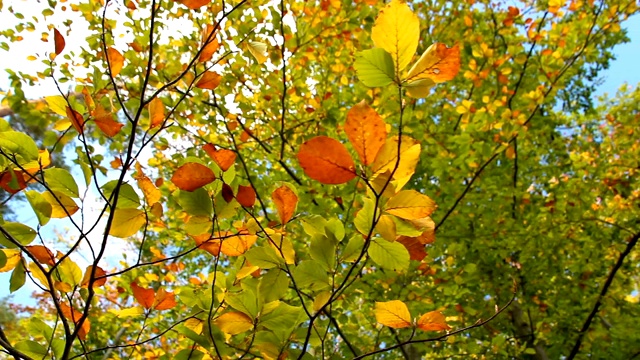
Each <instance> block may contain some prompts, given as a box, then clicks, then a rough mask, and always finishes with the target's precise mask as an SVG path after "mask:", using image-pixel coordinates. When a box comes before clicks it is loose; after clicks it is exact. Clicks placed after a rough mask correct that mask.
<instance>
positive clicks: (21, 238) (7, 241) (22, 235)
mask: <svg viewBox="0 0 640 360" xmlns="http://www.w3.org/2000/svg"><path fill="white" fill-rule="evenodd" d="M2 228H3V229H4V231H6V232H7V233H8V234H9V235H10V236H11V237H10V238H9V237H7V236H6V235H5V233H4V232H0V244H1V245H3V246H4V247H7V248H16V247H18V245H17V244H15V243H14V241H15V242H17V243H18V244H19V245H28V244H30V243H31V242H32V241H33V240H34V239H35V238H36V235H37V233H36V231H35V230H33V229H32V228H31V227H29V226H27V225H25V224H22V223H17V222H5V223H3V224H2Z"/></svg>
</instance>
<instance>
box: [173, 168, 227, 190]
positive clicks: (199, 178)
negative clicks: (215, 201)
mask: <svg viewBox="0 0 640 360" xmlns="http://www.w3.org/2000/svg"><path fill="white" fill-rule="evenodd" d="M215 179H216V176H215V175H214V174H213V171H211V169H209V168H208V167H206V166H204V165H202V164H198V163H194V162H190V163H186V164H184V165H182V166H180V167H179V168H178V170H176V172H174V173H173V176H172V177H171V182H172V183H174V184H175V185H176V186H177V187H178V189H180V190H185V191H194V190H196V189H198V188H201V187H203V186H205V185H207V184H209V183H211V182H213V180H215Z"/></svg>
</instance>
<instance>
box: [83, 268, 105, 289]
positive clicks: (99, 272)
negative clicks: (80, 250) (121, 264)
mask: <svg viewBox="0 0 640 360" xmlns="http://www.w3.org/2000/svg"><path fill="white" fill-rule="evenodd" d="M92 271H93V265H89V266H87V269H86V270H85V271H84V276H83V277H82V282H81V283H80V286H81V287H83V288H88V287H89V281H90V280H91V272H92ZM95 271H96V272H95V275H94V279H97V278H99V277H102V276H105V275H107V273H106V272H105V271H104V270H103V269H102V268H101V267H99V266H96V270H95ZM106 282H107V278H106V277H105V278H102V279H97V280H96V281H94V282H93V287H100V286H102V285H104V284H105V283H106Z"/></svg>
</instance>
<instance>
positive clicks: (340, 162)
mask: <svg viewBox="0 0 640 360" xmlns="http://www.w3.org/2000/svg"><path fill="white" fill-rule="evenodd" d="M298 161H299V162H300V166H302V168H303V169H304V172H305V174H307V176H309V177H310V178H312V179H314V180H317V181H319V182H321V183H323V184H342V183H346V182H347V181H349V180H351V179H353V178H354V177H356V172H355V164H354V162H353V159H352V158H351V155H349V152H348V151H347V148H345V147H344V145H342V144H341V143H340V142H339V141H337V140H334V139H332V138H330V137H326V136H317V137H315V138H313V139H311V140H309V141H307V142H305V143H304V144H302V146H301V147H300V151H298Z"/></svg>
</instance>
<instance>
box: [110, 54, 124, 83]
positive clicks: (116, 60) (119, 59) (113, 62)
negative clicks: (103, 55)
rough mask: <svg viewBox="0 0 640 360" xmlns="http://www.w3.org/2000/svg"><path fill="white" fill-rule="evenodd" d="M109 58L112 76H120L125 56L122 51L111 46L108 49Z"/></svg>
mask: <svg viewBox="0 0 640 360" xmlns="http://www.w3.org/2000/svg"><path fill="white" fill-rule="evenodd" d="M107 58H108V61H109V69H110V71H111V76H113V77H116V76H118V74H120V70H122V66H123V65H124V56H122V54H121V53H120V51H118V50H116V49H114V48H112V47H110V48H108V49H107Z"/></svg>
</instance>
